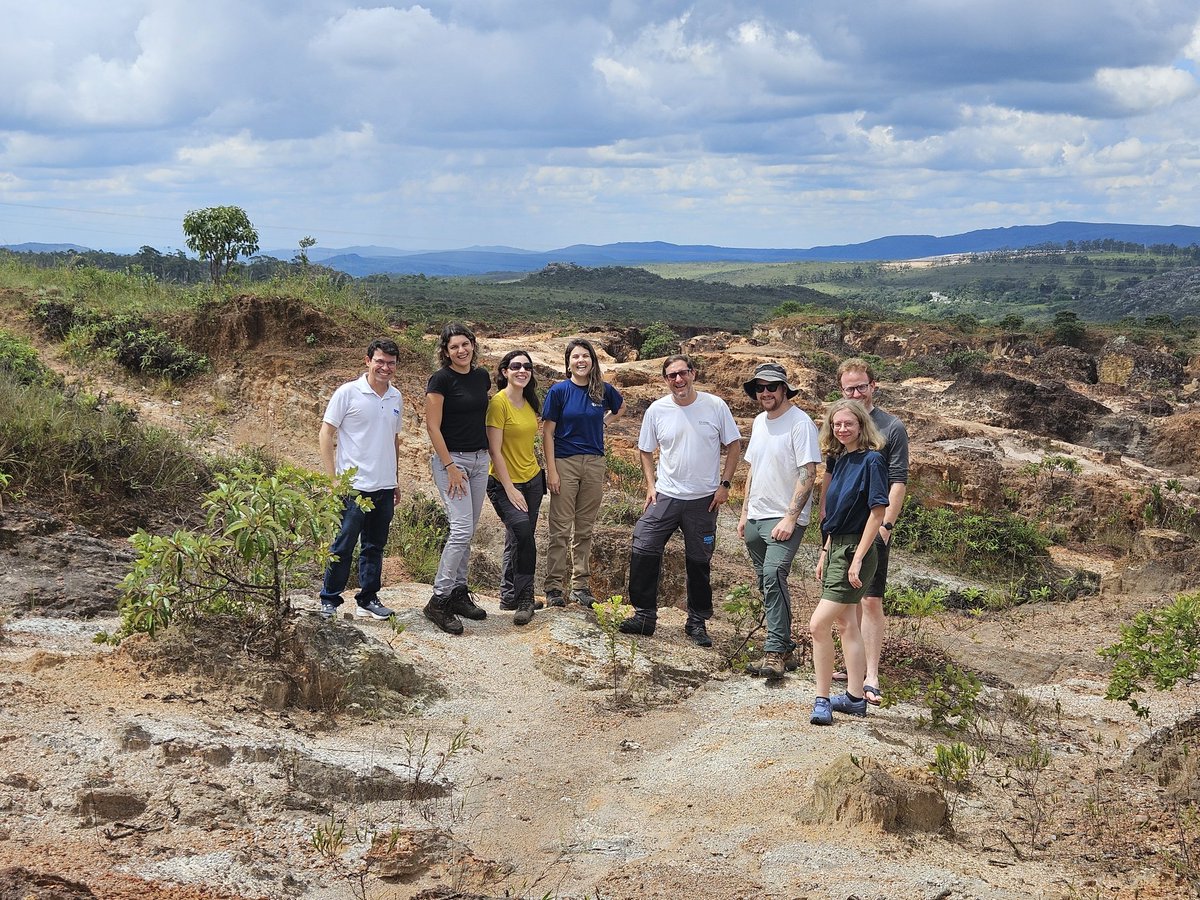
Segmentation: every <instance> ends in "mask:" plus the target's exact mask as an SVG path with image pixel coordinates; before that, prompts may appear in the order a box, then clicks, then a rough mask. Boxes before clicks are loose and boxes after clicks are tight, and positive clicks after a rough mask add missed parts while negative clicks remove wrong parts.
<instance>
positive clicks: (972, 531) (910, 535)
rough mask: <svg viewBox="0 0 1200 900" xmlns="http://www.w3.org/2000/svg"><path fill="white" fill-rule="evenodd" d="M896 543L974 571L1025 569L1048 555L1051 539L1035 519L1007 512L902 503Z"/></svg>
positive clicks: (1004, 571)
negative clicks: (975, 510) (1040, 528)
mask: <svg viewBox="0 0 1200 900" xmlns="http://www.w3.org/2000/svg"><path fill="white" fill-rule="evenodd" d="M893 540H895V541H896V545H897V546H898V547H902V548H904V549H906V550H914V551H917V552H919V553H928V554H930V555H931V556H934V557H936V558H937V559H939V560H941V561H943V562H947V563H952V564H953V565H954V566H956V567H957V568H958V569H959V570H960V571H963V572H968V573H972V574H999V573H1008V574H1011V573H1013V572H1026V571H1030V570H1032V569H1034V568H1036V566H1037V563H1038V562H1039V561H1041V560H1043V559H1044V558H1045V557H1046V555H1047V554H1046V548H1047V547H1048V546H1049V545H1050V541H1049V540H1048V539H1047V538H1046V536H1045V535H1043V534H1042V533H1041V532H1040V531H1038V528H1037V525H1036V524H1034V523H1033V522H1030V521H1029V520H1027V519H1024V518H1022V517H1020V516H1016V515H1013V514H1012V513H1008V512H1003V511H999V512H971V511H962V510H957V509H951V508H948V507H937V508H932V507H927V506H923V505H922V504H920V503H918V502H909V503H906V504H905V506H904V515H902V516H901V517H900V519H899V521H898V522H897V523H896V531H895V537H894V538H893Z"/></svg>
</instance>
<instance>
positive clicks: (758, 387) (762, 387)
mask: <svg viewBox="0 0 1200 900" xmlns="http://www.w3.org/2000/svg"><path fill="white" fill-rule="evenodd" d="M781 387H783V385H782V384H779V383H776V384H759V383H758V382H757V381H756V382H754V393H756V394H761V393H762V392H763V391H773V390H775V389H776V388H781Z"/></svg>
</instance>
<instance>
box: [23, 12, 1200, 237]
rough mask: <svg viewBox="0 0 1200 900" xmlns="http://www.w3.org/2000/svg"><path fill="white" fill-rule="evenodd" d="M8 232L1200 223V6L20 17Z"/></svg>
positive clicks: (691, 232)
mask: <svg viewBox="0 0 1200 900" xmlns="http://www.w3.org/2000/svg"><path fill="white" fill-rule="evenodd" d="M0 21H3V22H4V23H5V29H4V30H5V33H6V34H7V35H8V37H7V38H5V39H4V40H3V43H4V50H3V52H2V53H0V84H3V85H4V90H3V91H0V244H14V243H22V242H26V241H38V242H51V243H58V242H73V243H78V244H82V245H84V246H88V247H94V248H97V249H111V250H130V249H132V250H136V249H137V248H138V247H140V246H142V245H143V244H149V245H151V246H154V247H157V248H158V249H160V250H167V251H170V250H173V249H183V248H184V236H183V232H182V228H181V222H182V219H183V216H184V215H185V214H186V213H187V212H188V211H189V210H193V209H201V208H205V207H209V206H218V205H230V204H231V205H236V206H240V207H242V208H243V209H245V210H246V212H247V213H248V215H249V217H250V219H251V221H252V222H253V223H254V225H255V226H256V227H257V229H258V232H259V235H260V245H261V246H262V248H263V249H264V250H267V249H279V248H294V247H296V246H297V244H298V242H299V240H300V239H301V238H303V237H305V236H311V237H314V238H316V240H317V242H318V246H319V247H321V248H333V247H346V246H352V245H381V246H389V247H397V248H402V249H409V250H437V249H450V248H456V247H467V246H501V245H502V246H510V247H521V248H525V249H529V250H549V249H554V248H558V247H562V246H566V245H570V244H575V243H591V244H603V243H611V242H616V241H654V240H660V241H669V242H672V243H676V244H716V245H722V246H731V247H793V248H803V247H811V246H815V245H825V244H843V243H854V242H858V241H864V240H870V239H872V238H876V237H881V236H884V235H889V234H936V235H946V234H956V233H960V232H964V231H970V230H973V229H977V228H994V227H1002V226H1008V225H1021V224H1044V223H1048V222H1054V221H1059V220H1077V221H1089V222H1124V223H1144V224H1160V225H1169V224H1185V225H1197V224H1200V213H1198V211H1200V81H1198V78H1197V75H1198V64H1200V6H1197V4H1196V3H1195V2H1194V0H1180V2H1175V0H1159V2H1152V0H904V2H896V0H850V2H847V0H830V2H824V0H822V2H811V0H780V2H774V0H769V2H768V0H739V2H736V3H734V2H729V0H725V2H710V0H695V2H690V3H681V2H673V0H611V2H607V3H606V2H603V0H445V2H438V0H426V2H424V3H422V4H420V5H405V4H401V5H394V6H371V5H362V6H356V5H352V4H348V3H340V2H332V0H288V2H282V0H276V2H261V0H206V2H205V3H196V2H194V0H190V2H180V0H105V2H103V3H101V2H99V0H39V2H37V3H31V2H29V0H0Z"/></svg>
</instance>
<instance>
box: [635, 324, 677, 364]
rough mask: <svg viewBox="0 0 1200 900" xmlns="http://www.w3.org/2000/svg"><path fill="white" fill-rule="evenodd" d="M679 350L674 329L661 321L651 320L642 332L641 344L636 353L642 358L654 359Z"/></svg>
mask: <svg viewBox="0 0 1200 900" xmlns="http://www.w3.org/2000/svg"><path fill="white" fill-rule="evenodd" d="M678 352H679V335H678V334H677V333H676V331H675V329H674V328H672V327H671V326H670V325H667V324H665V323H663V322H652V323H650V324H649V325H647V326H646V330H645V331H643V332H642V346H641V349H640V350H639V351H638V355H639V356H640V357H641V358H642V359H655V358H657V357H659V356H670V355H671V354H672V353H678Z"/></svg>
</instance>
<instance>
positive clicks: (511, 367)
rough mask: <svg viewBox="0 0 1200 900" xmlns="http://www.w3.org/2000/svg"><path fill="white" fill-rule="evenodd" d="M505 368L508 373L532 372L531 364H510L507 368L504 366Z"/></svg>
mask: <svg viewBox="0 0 1200 900" xmlns="http://www.w3.org/2000/svg"><path fill="white" fill-rule="evenodd" d="M505 368H507V369H508V371H510V372H522V371H525V370H526V369H528V370H529V371H530V372H532V371H533V363H519V362H510V363H509V364H508V365H507V366H505Z"/></svg>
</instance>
